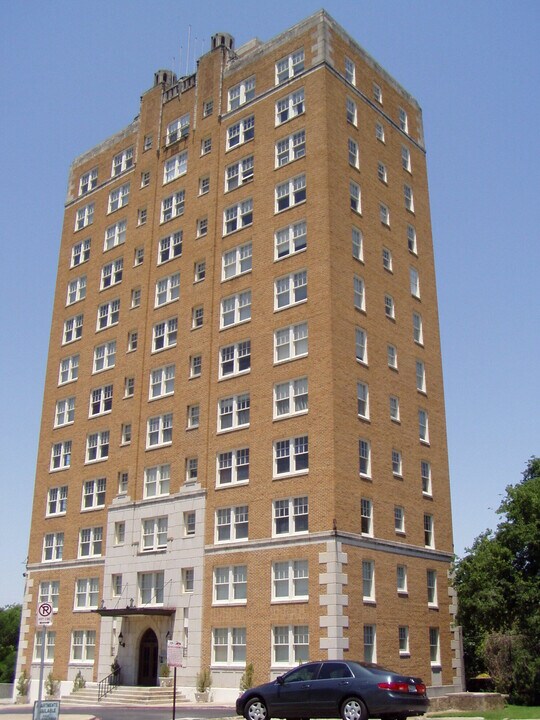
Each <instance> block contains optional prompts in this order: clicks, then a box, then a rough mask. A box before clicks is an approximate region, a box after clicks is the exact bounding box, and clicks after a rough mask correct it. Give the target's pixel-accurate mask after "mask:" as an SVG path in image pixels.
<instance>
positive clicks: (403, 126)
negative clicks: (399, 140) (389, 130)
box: [398, 108, 409, 133]
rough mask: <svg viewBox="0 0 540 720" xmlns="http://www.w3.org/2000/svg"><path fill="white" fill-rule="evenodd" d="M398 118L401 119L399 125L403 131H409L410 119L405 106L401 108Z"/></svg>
mask: <svg viewBox="0 0 540 720" xmlns="http://www.w3.org/2000/svg"><path fill="white" fill-rule="evenodd" d="M398 120H399V127H400V129H401V130H403V132H406V133H408V132H409V119H408V117H407V113H406V112H405V110H404V109H403V108H399V113H398Z"/></svg>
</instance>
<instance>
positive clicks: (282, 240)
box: [274, 220, 307, 260]
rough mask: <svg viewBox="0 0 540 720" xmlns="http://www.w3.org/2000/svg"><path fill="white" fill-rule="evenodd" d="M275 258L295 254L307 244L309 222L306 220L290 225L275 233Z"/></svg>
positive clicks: (278, 258)
mask: <svg viewBox="0 0 540 720" xmlns="http://www.w3.org/2000/svg"><path fill="white" fill-rule="evenodd" d="M274 240H275V259H276V260H280V259H281V258H284V257H287V256H288V255H293V254H295V253H297V252H300V251H301V250H305V248H306V246H307V223H306V221H305V220H302V221H301V222H297V223H294V224H293V225H288V226H287V227H285V228H282V229H281V230H277V231H276V233H275V234H274Z"/></svg>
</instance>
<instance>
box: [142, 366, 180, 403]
mask: <svg viewBox="0 0 540 720" xmlns="http://www.w3.org/2000/svg"><path fill="white" fill-rule="evenodd" d="M175 375H176V365H175V364H174V363H171V364H170V365H162V366H161V367H158V368H154V369H153V370H150V380H149V388H148V399H149V400H157V399H158V398H162V397H166V396H167V395H173V394H174V382H175Z"/></svg>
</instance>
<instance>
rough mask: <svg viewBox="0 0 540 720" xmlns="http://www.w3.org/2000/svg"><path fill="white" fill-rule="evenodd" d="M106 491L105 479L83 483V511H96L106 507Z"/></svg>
mask: <svg viewBox="0 0 540 720" xmlns="http://www.w3.org/2000/svg"><path fill="white" fill-rule="evenodd" d="M106 489H107V480H106V479H105V478H98V479H97V480H85V482H84V483H83V494H82V506H81V510H95V509H96V508H102V507H105V492H106Z"/></svg>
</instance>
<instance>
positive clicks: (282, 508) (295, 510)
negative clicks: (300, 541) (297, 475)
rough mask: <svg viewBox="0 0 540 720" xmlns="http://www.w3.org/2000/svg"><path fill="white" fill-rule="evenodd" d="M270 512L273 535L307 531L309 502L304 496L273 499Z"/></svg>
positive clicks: (296, 533) (295, 533)
mask: <svg viewBox="0 0 540 720" xmlns="http://www.w3.org/2000/svg"><path fill="white" fill-rule="evenodd" d="M272 512H273V529H272V535H273V536H274V537H276V536H277V535H298V534H303V533H307V532H308V531H309V503H308V498H307V497H306V496H304V497H295V498H285V499H284V500H274V502H273V505H272Z"/></svg>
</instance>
